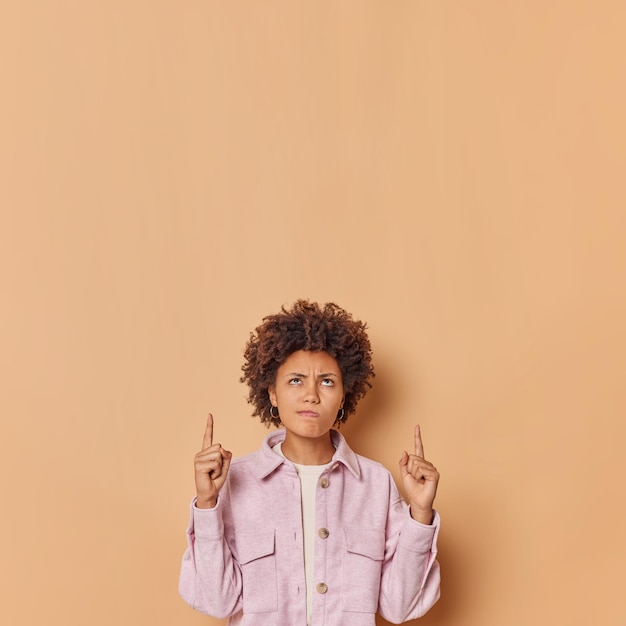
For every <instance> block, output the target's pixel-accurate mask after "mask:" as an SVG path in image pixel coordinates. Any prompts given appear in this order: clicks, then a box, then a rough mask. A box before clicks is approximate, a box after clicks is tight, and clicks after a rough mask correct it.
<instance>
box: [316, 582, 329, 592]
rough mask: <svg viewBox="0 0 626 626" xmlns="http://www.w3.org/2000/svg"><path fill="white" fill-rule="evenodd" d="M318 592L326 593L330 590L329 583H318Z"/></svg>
mask: <svg viewBox="0 0 626 626" xmlns="http://www.w3.org/2000/svg"><path fill="white" fill-rule="evenodd" d="M316 589H317V593H326V592H327V591H328V585H327V584H326V583H317V587H316Z"/></svg>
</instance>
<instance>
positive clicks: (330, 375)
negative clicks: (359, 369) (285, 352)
mask: <svg viewBox="0 0 626 626" xmlns="http://www.w3.org/2000/svg"><path fill="white" fill-rule="evenodd" d="M269 395H270V401H271V402H272V404H273V405H274V406H275V407H277V408H278V414H279V415H280V421H281V422H282V423H283V426H284V427H285V428H286V429H287V431H289V432H290V433H291V434H292V435H296V436H299V437H305V438H318V437H322V436H324V435H326V434H327V433H328V431H329V430H330V429H331V428H332V426H333V424H334V423H335V420H336V419H337V413H339V409H341V407H342V405H343V400H344V392H343V379H342V376H341V370H340V369H339V365H337V361H336V360H335V359H334V358H333V357H332V356H330V354H328V353H326V352H310V351H307V350H298V352H293V353H292V354H290V355H289V356H288V357H287V359H286V360H285V361H284V363H283V364H282V365H281V366H280V367H279V368H278V372H277V374H276V384H275V385H274V386H273V387H271V388H270V389H269Z"/></svg>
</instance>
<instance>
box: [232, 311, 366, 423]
mask: <svg viewBox="0 0 626 626" xmlns="http://www.w3.org/2000/svg"><path fill="white" fill-rule="evenodd" d="M366 328H367V326H366V324H365V323H363V322H360V321H357V320H354V319H353V318H352V315H351V314H350V313H348V312H347V311H345V310H344V309H342V308H341V307H339V306H337V305H336V304H334V303H332V302H329V303H327V304H324V305H319V304H317V303H316V302H309V301H308V300H297V301H296V302H295V303H294V304H293V306H292V307H291V308H290V309H287V308H285V307H284V306H283V307H282V308H281V311H280V313H277V314H275V315H268V316H267V317H265V318H263V323H262V324H261V325H260V326H258V327H257V328H256V329H255V331H254V332H253V333H250V339H249V341H248V343H247V344H246V349H245V352H244V359H245V362H244V364H243V366H242V368H241V369H242V371H243V376H242V377H241V378H240V381H241V382H242V383H246V384H247V385H248V387H249V394H248V403H249V404H251V405H252V406H253V407H254V412H253V413H252V415H253V416H254V415H258V416H259V417H260V418H261V422H263V423H264V424H265V425H266V426H267V427H268V428H269V426H270V425H271V424H274V425H275V426H279V425H280V418H279V417H273V416H272V415H271V414H270V409H271V406H272V405H271V403H270V398H269V388H270V387H271V386H272V385H274V384H275V382H276V374H277V372H278V368H279V367H280V365H281V364H282V363H284V361H285V360H286V359H287V357H288V356H289V355H290V354H293V353H294V352H297V351H298V350H307V351H312V352H322V351H323V352H326V353H328V354H330V356H332V357H333V358H334V359H335V360H336V361H337V364H338V365H339V369H340V370H341V375H342V378H343V386H344V392H345V400H344V404H343V408H344V413H343V415H342V417H341V419H338V420H337V426H340V425H341V423H343V422H345V421H346V419H347V418H348V416H349V415H351V414H352V413H354V411H355V410H356V405H357V403H358V402H359V400H360V399H361V398H362V397H363V396H364V395H365V394H366V393H367V391H368V389H369V388H371V386H372V385H371V383H370V379H371V378H373V377H374V367H373V365H372V349H371V346H370V341H369V338H368V336H367V333H366Z"/></svg>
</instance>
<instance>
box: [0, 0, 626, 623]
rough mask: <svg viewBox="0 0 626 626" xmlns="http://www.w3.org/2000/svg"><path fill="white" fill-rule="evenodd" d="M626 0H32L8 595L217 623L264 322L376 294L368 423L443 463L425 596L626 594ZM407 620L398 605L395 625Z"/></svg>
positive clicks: (613, 608)
mask: <svg viewBox="0 0 626 626" xmlns="http://www.w3.org/2000/svg"><path fill="white" fill-rule="evenodd" d="M625 21H626V5H625V4H624V3H623V2H622V1H620V0H613V1H610V0H604V1H602V0H600V1H594V2H592V1H591V0H568V1H567V2H566V1H565V0H551V1H546V0H526V1H524V2H519V1H513V0H497V1H496V0H458V1H452V0H441V1H433V0H430V1H419V2H409V1H404V2H402V1H397V2H386V1H369V2H365V1H362V2H354V1H353V2H350V1H346V2H343V1H340V0H336V1H329V0H326V1H316V2H293V1H283V2H277V1H271V0H270V1H266V2H265V1H264V2H252V1H250V2H242V1H231V2H217V1H211V0H205V1H202V2H199V1H196V0H190V1H188V2H173V1H170V2H167V1H165V0H150V1H147V0H141V1H139V0H128V1H125V2H122V1H120V0H114V1H107V2H105V1H104V0H91V1H89V2H79V1H76V0H74V1H72V0H66V1H58V2H52V1H46V0H40V1H35V0H24V1H20V2H3V3H2V5H1V6H0V90H1V96H0V287H1V306H0V411H1V413H0V415H1V431H0V438H1V439H0V441H1V445H2V451H1V454H0V463H1V468H0V481H1V482H0V485H1V493H2V514H1V515H0V542H1V543H0V569H1V571H2V584H1V586H0V589H1V591H0V595H1V600H0V623H2V624H3V625H5V624H6V625H7V626H40V625H45V626H79V625H80V626H82V625H84V624H89V625H90V626H105V625H106V626H171V625H173V624H176V626H200V625H204V626H209V625H213V624H223V623H224V622H222V621H220V620H214V619H211V618H208V617H204V616H201V615H200V614H197V613H195V612H194V611H193V610H192V609H191V608H189V607H187V606H186V605H185V604H184V603H183V601H182V600H181V599H180V598H179V597H178V595H177V581H178V571H179V564H180V558H181V556H182V552H183V550H184V548H185V528H186V525H187V521H188V504H189V500H190V498H191V496H192V495H193V472H192V460H193V455H194V454H195V452H196V451H197V450H198V449H199V447H200V444H201V442H202V434H203V429H204V422H205V417H206V413H207V412H208V411H212V412H213V413H214V415H215V420H216V427H215V436H216V439H218V440H219V441H221V442H222V443H223V445H224V446H226V447H228V448H229V449H231V450H232V451H233V452H234V453H235V454H236V455H240V454H244V453H247V452H250V451H252V450H254V449H256V448H257V447H258V445H259V444H260V441H261V439H262V438H263V437H264V436H265V434H266V433H267V431H266V429H265V428H264V427H263V426H261V425H260V424H259V423H258V422H257V421H256V420H254V419H252V418H251V417H250V415H251V408H250V407H249V406H248V405H247V404H246V401H245V392H246V390H245V388H244V387H243V386H242V385H241V384H240V383H239V382H238V378H239V376H240V373H241V372H240V367H241V363H242V352H243V347H244V345H245V342H246V340H247V338H248V335H249V332H250V331H251V330H252V329H253V328H254V327H256V326H257V325H258V324H259V323H260V321H261V319H262V318H263V316H264V315H267V314H269V313H273V312H276V311H277V310H278V309H279V308H280V306H281V305H283V304H287V305H288V304H290V303H292V302H293V301H294V300H295V299H296V298H300V297H304V298H310V299H312V300H318V301H320V302H326V301H335V302H337V303H338V304H340V305H341V306H343V307H345V308H347V309H348V310H350V311H352V313H353V314H354V315H355V316H356V317H357V318H359V319H363V320H365V321H367V323H368V326H369V332H370V337H371V340H372V344H373V348H374V359H375V365H376V369H377V377H376V379H375V385H374V388H373V390H372V391H371V392H370V394H369V395H368V396H367V397H366V399H365V400H364V401H363V403H362V404H361V405H360V407H359V411H358V414H357V415H356V416H353V417H352V418H351V419H350V420H349V422H348V424H347V425H346V427H345V428H344V429H342V431H343V432H344V434H345V435H346V437H347V438H348V439H349V441H350V442H351V444H352V446H353V447H354V449H355V450H356V451H358V452H360V453H362V454H365V455H367V456H370V457H373V458H375V459H377V460H379V461H380V462H382V463H384V464H385V465H386V466H387V467H388V468H389V469H390V470H391V471H392V472H393V473H394V476H396V478H397V477H398V468H397V462H398V459H399V457H400V454H401V452H402V450H403V449H404V448H405V447H410V446H411V442H412V431H413V426H414V424H415V423H416V422H419V423H421V424H422V429H423V436H424V443H425V449H426V453H427V456H428V457H429V459H430V460H432V461H433V462H434V463H435V464H436V465H437V467H438V469H439V470H440V472H441V475H442V479H441V483H440V491H439V495H438V500H437V507H438V509H439V510H440V512H441V515H442V519H443V526H442V532H441V537H440V560H441V565H442V573H443V582H442V598H441V601H440V602H439V604H438V605H436V606H435V608H433V610H432V611H431V612H430V614H428V615H427V616H426V617H424V618H423V619H422V620H420V622H419V623H420V624H421V625H422V626H528V625H529V624H533V625H546V626H547V625H549V626H554V625H559V626H583V625H584V626H586V625H588V624H592V623H593V624H598V625H600V626H623V625H624V624H626V601H625V600H624V592H623V589H622V587H623V584H624V577H625V575H626V571H625V569H626V567H625V562H626V547H625V540H624V514H623V513H624V504H623V503H624V496H625V490H624V476H625V475H626V465H625V461H624V453H623V440H624V436H625V435H626V424H625V420H624V414H625V408H626V401H625V399H624V386H625V374H626V365H625V363H626V357H625V353H626V329H625V324H624V319H626V296H625V273H626V272H625V267H626V211H625V207H626V193H625V188H624V171H625V166H626V149H625V146H626V124H625V121H624V120H625V116H624V110H626V94H625V87H624V84H625V83H624V78H625V76H626V72H625V70H626V67H625V65H626V63H625V59H626V46H625V44H624V27H625ZM383 623H384V622H383V621H380V622H379V624H380V625H382V624H383Z"/></svg>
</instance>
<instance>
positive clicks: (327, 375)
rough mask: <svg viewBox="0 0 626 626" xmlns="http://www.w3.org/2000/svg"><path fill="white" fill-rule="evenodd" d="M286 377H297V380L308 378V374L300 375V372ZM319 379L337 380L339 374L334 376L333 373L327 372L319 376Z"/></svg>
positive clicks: (291, 373)
mask: <svg viewBox="0 0 626 626" xmlns="http://www.w3.org/2000/svg"><path fill="white" fill-rule="evenodd" d="M285 376H290V377H297V378H308V376H307V375H306V374H300V373H299V372H289V373H288V374H285ZM317 377H318V378H337V374H334V373H333V372H326V373H324V374H318V376H317Z"/></svg>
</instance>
